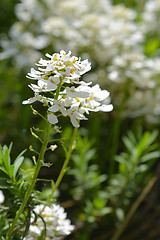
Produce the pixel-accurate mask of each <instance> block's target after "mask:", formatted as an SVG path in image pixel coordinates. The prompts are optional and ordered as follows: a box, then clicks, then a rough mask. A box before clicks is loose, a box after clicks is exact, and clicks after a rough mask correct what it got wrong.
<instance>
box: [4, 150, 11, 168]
mask: <svg viewBox="0 0 160 240" xmlns="http://www.w3.org/2000/svg"><path fill="white" fill-rule="evenodd" d="M2 161H3V164H4V167H5V169H6V170H7V171H8V169H9V166H10V164H11V159H10V155H9V150H8V148H7V146H4V147H3V159H2Z"/></svg>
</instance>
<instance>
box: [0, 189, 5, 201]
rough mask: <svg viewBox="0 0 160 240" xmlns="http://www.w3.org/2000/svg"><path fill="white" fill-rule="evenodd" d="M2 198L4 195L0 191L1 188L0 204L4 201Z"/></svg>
mask: <svg viewBox="0 0 160 240" xmlns="http://www.w3.org/2000/svg"><path fill="white" fill-rule="evenodd" d="M4 200H5V196H4V194H3V192H2V190H0V204H2V203H3V202H4Z"/></svg>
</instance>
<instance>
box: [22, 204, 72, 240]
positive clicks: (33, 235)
mask: <svg viewBox="0 0 160 240" xmlns="http://www.w3.org/2000/svg"><path fill="white" fill-rule="evenodd" d="M34 212H35V213H36V214H37V215H40V216H41V217H38V218H37V219H36V220H35V215H34V214H32V216H31V225H30V227H29V233H28V235H27V237H25V240H30V239H34V240H36V239H39V237H40V236H41V234H42V231H43V230H44V229H45V227H46V237H48V238H49V239H54V240H59V239H61V238H62V237H63V236H66V235H69V234H70V233H71V232H72V231H73V230H74V226H73V225H71V222H70V220H69V219H66V217H67V214H66V212H65V210H64V208H63V207H61V206H60V205H56V204H52V206H51V207H48V206H44V205H43V204H40V205H37V206H36V207H35V209H34ZM42 219H43V220H42ZM44 222H45V225H44Z"/></svg>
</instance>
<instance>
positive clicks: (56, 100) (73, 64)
mask: <svg viewBox="0 0 160 240" xmlns="http://www.w3.org/2000/svg"><path fill="white" fill-rule="evenodd" d="M46 56H47V57H48V58H49V60H44V59H42V58H41V59H40V61H39V62H38V64H37V65H38V70H35V69H34V68H32V69H31V72H30V73H28V76H27V77H28V78H30V79H33V80H36V81H37V84H30V85H29V87H30V88H31V89H32V90H33V92H34V94H35V96H34V97H32V98H30V99H28V100H25V101H23V104H32V103H33V102H35V101H40V102H42V103H44V104H45V105H46V106H48V121H49V122H50V123H52V124H56V123H58V117H57V113H59V112H60V114H62V115H63V116H65V117H66V116H69V118H70V120H71V122H72V124H73V126H74V127H79V120H86V119H87V118H86V117H85V115H84V114H85V113H86V114H89V111H94V112H98V111H104V112H109V111H111V110H112V109H113V106H112V104H108V100H107V99H108V96H109V92H108V91H106V90H101V89H100V87H99V85H98V84H96V85H95V86H93V87H91V86H90V84H91V83H92V82H90V83H86V82H84V81H81V80H80V78H81V75H83V74H84V73H86V72H88V71H89V70H90V69H91V63H89V61H88V60H83V61H82V60H81V58H78V57H75V56H71V51H69V52H68V53H66V52H65V51H63V50H61V51H60V53H54V54H53V55H49V54H46ZM45 93H50V94H51V96H49V97H48V96H45ZM106 100H107V103H106V102H105V103H103V102H104V101H106Z"/></svg>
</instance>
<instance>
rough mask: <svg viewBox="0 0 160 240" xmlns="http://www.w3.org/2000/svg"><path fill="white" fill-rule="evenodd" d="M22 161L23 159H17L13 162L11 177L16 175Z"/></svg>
mask: <svg viewBox="0 0 160 240" xmlns="http://www.w3.org/2000/svg"><path fill="white" fill-rule="evenodd" d="M23 160H24V157H23V156H22V157H19V158H18V157H17V158H16V160H15V161H14V172H13V177H14V178H15V177H16V174H17V172H18V169H19V167H20V166H21V164H22V162H23Z"/></svg>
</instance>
